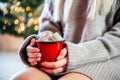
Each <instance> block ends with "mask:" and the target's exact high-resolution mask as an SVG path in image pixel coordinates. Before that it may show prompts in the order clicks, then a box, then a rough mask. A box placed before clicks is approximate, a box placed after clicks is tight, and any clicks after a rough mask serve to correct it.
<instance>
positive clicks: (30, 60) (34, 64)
mask: <svg viewBox="0 0 120 80" xmlns="http://www.w3.org/2000/svg"><path fill="white" fill-rule="evenodd" d="M40 60H41V58H31V57H30V58H28V62H29V63H30V64H31V66H36V65H37V62H39V61H40Z"/></svg>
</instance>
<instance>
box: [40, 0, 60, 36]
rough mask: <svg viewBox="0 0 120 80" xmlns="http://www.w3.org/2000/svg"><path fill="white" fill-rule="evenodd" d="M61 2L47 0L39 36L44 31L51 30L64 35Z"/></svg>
mask: <svg viewBox="0 0 120 80" xmlns="http://www.w3.org/2000/svg"><path fill="white" fill-rule="evenodd" d="M59 1H60V0H59ZM59 1H57V0H45V4H44V8H43V11H42V14H41V21H40V28H39V32H38V34H40V32H42V31H46V30H49V31H52V32H58V33H59V34H61V35H62V27H61V21H60V12H59V11H58V9H59V5H60V4H59Z"/></svg>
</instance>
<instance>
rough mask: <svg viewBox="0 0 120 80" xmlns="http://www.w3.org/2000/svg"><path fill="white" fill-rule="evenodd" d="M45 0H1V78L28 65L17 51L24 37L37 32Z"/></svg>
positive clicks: (7, 79) (11, 74) (3, 79)
mask: <svg viewBox="0 0 120 80" xmlns="http://www.w3.org/2000/svg"><path fill="white" fill-rule="evenodd" d="M43 5H44V0H0V80H9V78H10V77H11V76H13V75H14V74H15V73H17V72H18V71H20V70H21V69H24V68H25V67H26V66H25V65H24V64H23V63H22V61H21V60H20V57H19V54H18V53H17V51H18V49H19V47H20V45H21V44H22V42H23V41H24V39H25V38H26V37H27V36H29V35H31V34H37V32H38V27H39V21H40V14H41V11H42V9H43Z"/></svg>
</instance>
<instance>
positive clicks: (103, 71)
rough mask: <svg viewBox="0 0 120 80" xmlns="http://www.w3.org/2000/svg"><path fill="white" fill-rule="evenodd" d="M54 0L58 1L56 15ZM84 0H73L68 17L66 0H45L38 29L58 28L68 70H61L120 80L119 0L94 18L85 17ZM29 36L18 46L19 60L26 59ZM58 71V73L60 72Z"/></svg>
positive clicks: (109, 79)
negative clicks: (63, 44) (66, 50)
mask: <svg viewBox="0 0 120 80" xmlns="http://www.w3.org/2000/svg"><path fill="white" fill-rule="evenodd" d="M54 2H56V4H57V5H59V9H60V10H62V11H59V15H58V18H56V17H55V16H54V15H55V13H56V12H57V10H56V5H55V4H54ZM86 6H87V0H73V3H72V7H71V9H70V13H69V15H68V19H67V20H64V19H65V14H64V12H65V10H67V8H66V4H65V0H56V1H54V0H45V6H44V9H43V12H42V15H41V23H40V30H39V33H40V32H43V31H46V30H50V31H53V32H59V33H60V34H61V35H62V36H63V37H64V39H65V40H66V45H67V48H68V66H67V70H66V71H65V72H63V73H60V74H65V73H69V72H78V73H82V74H85V75H87V76H89V77H90V78H91V79H93V80H120V9H119V6H120V0H117V4H116V5H115V7H113V8H112V9H111V11H110V12H109V13H107V14H99V13H97V14H96V15H95V19H94V20H88V19H87V17H86V14H85V13H86V9H87V7H86ZM32 37H37V35H31V36H29V37H28V38H27V39H26V40H25V41H24V42H23V44H22V46H21V47H20V50H19V53H20V56H21V59H22V61H23V62H24V63H25V64H27V65H29V66H30V64H29V63H28V61H27V58H28V57H27V54H26V46H27V45H28V44H29V42H30V39H31V38H32ZM60 74H59V75H60Z"/></svg>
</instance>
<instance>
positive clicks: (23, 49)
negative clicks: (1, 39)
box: [18, 35, 37, 66]
mask: <svg viewBox="0 0 120 80" xmlns="http://www.w3.org/2000/svg"><path fill="white" fill-rule="evenodd" d="M32 38H37V35H30V36H28V37H27V38H26V39H25V41H24V42H23V44H22V45H21V46H20V48H19V50H18V53H19V55H20V58H21V60H22V61H23V63H24V64H26V65H27V66H30V64H29V62H28V56H27V51H26V47H27V46H28V45H29V44H30V40H31V39H32Z"/></svg>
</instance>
